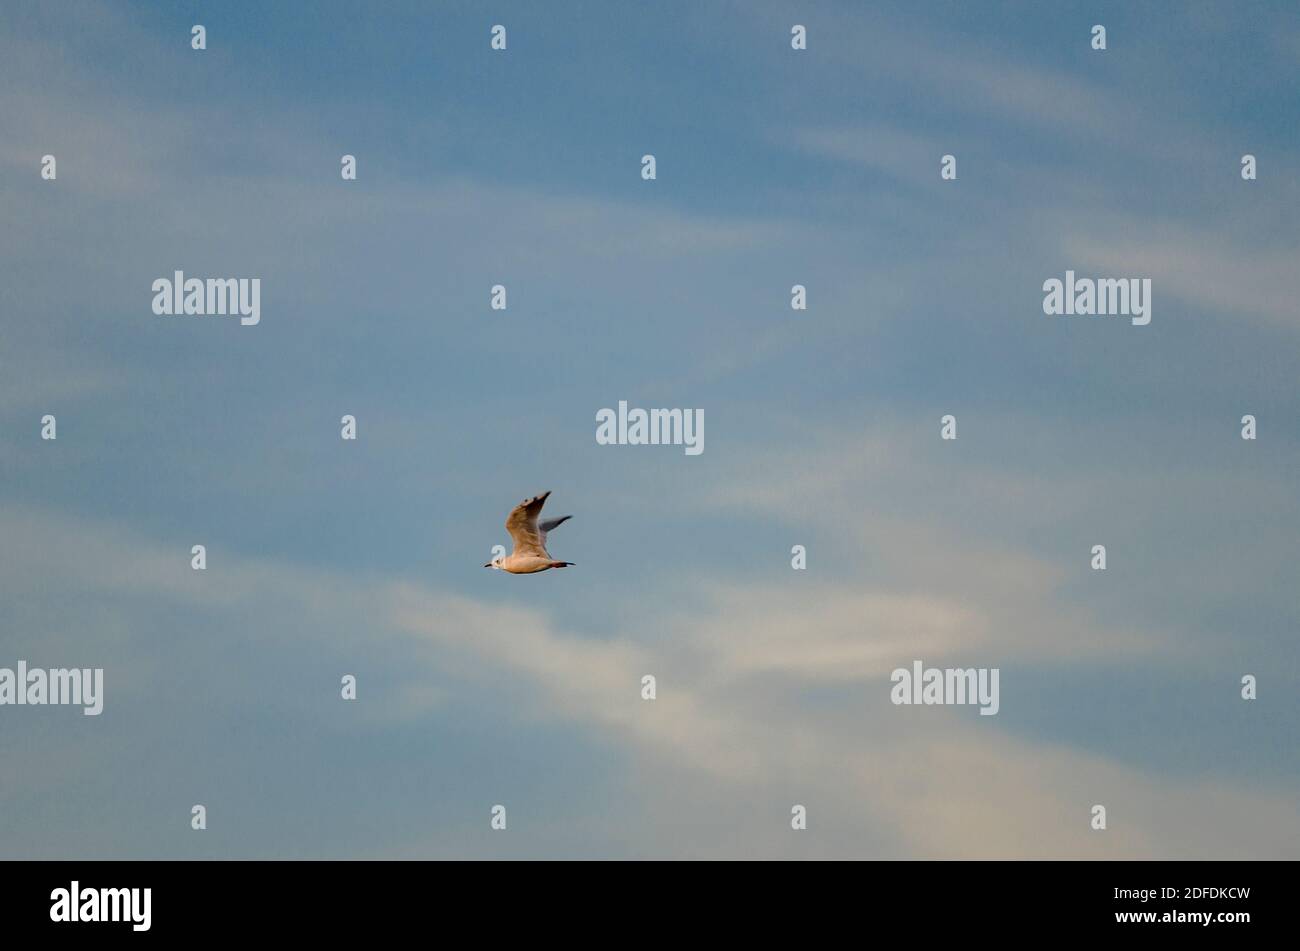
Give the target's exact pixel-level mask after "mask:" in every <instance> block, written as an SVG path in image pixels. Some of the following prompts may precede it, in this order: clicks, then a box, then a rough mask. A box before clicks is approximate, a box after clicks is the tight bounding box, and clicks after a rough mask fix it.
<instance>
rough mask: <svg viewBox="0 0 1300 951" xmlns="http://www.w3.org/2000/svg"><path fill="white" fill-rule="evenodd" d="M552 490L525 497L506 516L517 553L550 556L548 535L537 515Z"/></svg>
mask: <svg viewBox="0 0 1300 951" xmlns="http://www.w3.org/2000/svg"><path fill="white" fill-rule="evenodd" d="M550 494H551V493H550V492H543V493H542V494H541V495H535V496H533V497H532V498H531V499H524V500H523V501H522V502H520V503H519V504H518V505H516V506H515V507H514V508H513V509H511V511H510V515H509V516H507V518H506V531H507V532H509V533H510V537H511V538H513V539H514V542H515V550H514V552H513V554H516V555H538V556H540V557H542V558H550V557H551V556H550V555H549V554H548V553H547V551H546V535H545V534H544V533H543V532H542V530H541V529H540V527H539V526H538V524H537V516H538V515H540V514H541V512H542V506H543V505H545V504H546V497H547V496H548V495H550Z"/></svg>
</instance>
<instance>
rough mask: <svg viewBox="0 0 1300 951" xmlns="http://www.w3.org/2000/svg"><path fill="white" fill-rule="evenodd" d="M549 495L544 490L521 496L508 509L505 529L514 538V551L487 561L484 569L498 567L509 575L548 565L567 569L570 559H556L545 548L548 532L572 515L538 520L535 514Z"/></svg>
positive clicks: (533, 571)
mask: <svg viewBox="0 0 1300 951" xmlns="http://www.w3.org/2000/svg"><path fill="white" fill-rule="evenodd" d="M550 494H551V493H550V492H543V493H542V494H541V495H535V496H533V497H532V498H531V499H524V500H523V501H522V502H520V503H519V504H518V505H516V506H515V507H514V508H513V509H512V510H511V512H510V515H509V516H508V517H507V518H506V531H507V532H509V533H510V537H511V538H512V539H514V542H515V550H514V551H512V552H511V553H510V554H509V555H507V556H506V557H505V558H502V559H500V560H499V561H489V562H488V563H487V564H486V565H484V566H483V567H484V568H498V569H500V570H501V571H508V572H510V573H511V574H512V575H531V574H535V573H536V572H539V571H545V570H546V569H547V568H568V567H569V566H570V565H572V564H573V562H571V561H556V560H555V559H554V558H552V557H551V555H550V552H548V551H547V550H546V536H547V533H549V532H552V531H554V530H555V528H556V527H557V526H559V525H561V524H563V523H564V522H567V521H568V520H569V519H570V518H572V517H573V516H571V515H561V516H560V517H559V518H548V519H547V520H546V521H544V522H539V521H538V520H537V517H538V516H539V515H541V514H542V506H543V505H545V504H546V497H547V496H549V495H550Z"/></svg>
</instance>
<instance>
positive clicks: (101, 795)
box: [0, 2, 1300, 858]
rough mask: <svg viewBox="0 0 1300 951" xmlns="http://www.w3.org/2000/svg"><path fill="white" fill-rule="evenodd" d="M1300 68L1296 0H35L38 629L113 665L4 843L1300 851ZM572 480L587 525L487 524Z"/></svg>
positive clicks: (56, 730) (38, 722)
mask: <svg viewBox="0 0 1300 951" xmlns="http://www.w3.org/2000/svg"><path fill="white" fill-rule="evenodd" d="M194 23H203V24H204V25H205V26H206V28H207V34H208V49H207V50H205V51H202V52H196V51H193V50H191V49H190V47H189V33H190V26H191V25H192V24H194ZM495 23H502V24H504V25H505V26H506V27H507V30H508V37H509V48H508V50H507V51H506V52H504V53H494V52H492V51H491V50H490V49H489V46H488V39H489V29H490V27H491V26H492V25H493V24H495ZM794 23H802V24H805V25H806V26H807V27H808V35H809V42H808V46H809V48H808V49H807V50H806V51H803V52H795V51H793V50H791V49H790V47H789V34H790V26H791V25H792V24H794ZM1094 23H1103V24H1105V25H1106V26H1107V29H1108V46H1109V48H1108V49H1107V50H1106V51H1105V52H1094V51H1092V50H1091V49H1090V48H1089V45H1088V39H1089V30H1090V27H1091V25H1092V24H1094ZM1298 65H1300V14H1297V12H1296V10H1295V8H1294V7H1293V6H1291V5H1287V4H1249V3H1248V4H1233V5H1227V4H1195V3H1189V4H1185V5H1178V6H1177V7H1174V6H1170V5H1166V4H1155V3H1150V4H1143V3H1138V4H1132V3H1125V4H1095V3H1075V4H1053V5H1050V6H1049V5H1043V4H1028V3H1026V4H1003V5H991V4H990V5H985V4H981V5H973V4H939V3H928V4H871V5H870V6H867V5H862V4H850V3H844V4H833V3H816V4H813V3H809V4H803V3H799V4H786V3H758V2H755V3H681V4H654V5H639V4H637V5H634V4H631V3H587V4H582V3H575V4H563V5H557V4H546V5H540V4H509V3H506V4H493V5H488V6H482V7H480V6H479V5H465V4H449V3H448V4H440V3H421V4H409V5H401V4H392V5H385V6H384V7H383V9H382V10H381V11H379V12H371V11H367V10H364V9H363V8H358V7H356V6H355V5H345V4H329V3H327V4H320V5H316V6H314V7H312V8H311V10H310V12H307V8H305V7H300V6H297V5H291V4H265V5H264V4H243V3H232V4H222V5H219V6H216V7H209V6H207V5H186V4H130V5H127V4H91V3H85V4H60V5H37V4H24V3H17V4H6V5H5V8H4V10H3V12H0V79H3V82H2V83H0V127H2V128H3V129H4V135H3V136H0V212H2V214H3V220H4V223H5V227H4V228H2V229H0V274H2V275H3V281H0V315H2V316H3V328H4V333H3V335H2V338H0V538H3V539H4V544H3V545H2V546H0V593H2V595H3V597H0V604H2V605H3V607H2V608H0V666H12V665H13V664H15V663H16V662H17V661H18V660H19V659H25V660H27V661H28V662H29V663H31V664H34V665H44V666H71V665H76V666H103V667H104V668H105V680H106V694H107V695H106V700H105V712H104V714H103V715H102V716H100V717H98V718H89V717H82V716H81V715H80V714H79V713H78V712H77V711H75V710H65V709H58V708H13V707H5V708H3V709H0V780H2V781H0V854H2V855H5V856H10V857H97V858H99V857H103V858H107V857H172V856H177V857H203V856H217V857H255V858H273V857H361V856H364V857H492V856H517V857H545V856H562V857H606V856H607V857H616V858H623V857H639V856H654V857H668V856H698V857H795V858H806V857H832V856H861V857H886V858H932V857H944V858H952V857H957V858H961V857H1022V856H1024V857H1086V858H1091V857H1258V856H1284V857H1289V858H1294V857H1297V855H1300V820H1298V818H1297V813H1296V807H1295V803H1296V800H1297V792H1298V791H1300V766H1298V764H1297V758H1296V752H1295V740H1294V733H1295V723H1296V722H1297V716H1298V715H1300V704H1298V703H1297V700H1296V696H1297V692H1296V688H1297V686H1298V683H1297V681H1298V680H1300V670H1298V669H1297V648H1296V636H1297V630H1300V609H1298V605H1297V601H1296V594H1295V579H1296V569H1295V565H1296V555H1297V551H1296V544H1297V542H1296V540H1297V538H1300V517H1298V512H1297V503H1296V492H1295V473H1296V471H1297V463H1298V462H1300V427H1298V426H1297V418H1298V415H1297V413H1298V411H1300V399H1297V391H1296V385H1295V377H1296V366H1297V357H1300V348H1298V343H1300V327H1298V326H1297V311H1296V291H1297V277H1296V268H1295V264H1296V261H1297V259H1298V257H1297V255H1298V252H1300V234H1298V233H1297V226H1296V223H1295V208H1296V202H1297V198H1300V194H1298V189H1297V185H1296V181H1297V170H1298V169H1300V152H1298V149H1297V141H1296V127H1295V122H1294V116H1295V115H1297V114H1300V89H1298V88H1297V86H1296V83H1295V82H1294V77H1295V74H1296V68H1297V66H1298ZM1246 152H1250V153H1252V154H1255V155H1256V156H1257V157H1258V161H1259V179H1258V180H1257V181H1254V182H1243V181H1242V180H1241V178H1240V175H1239V172H1238V169H1239V163H1240V157H1241V155H1242V154H1243V153H1246ZM47 153H52V154H54V155H55V156H56V157H57V160H58V179H57V180H56V181H54V182H46V181H42V180H41V178H40V175H39V165H40V158H41V156H42V155H44V154H47ZM345 153H350V154H354V155H356V156H357V160H358V176H359V177H358V180H357V181H355V182H344V181H342V180H341V179H340V177H339V172H338V169H339V157H340V156H341V155H343V154H345ZM645 153H653V154H654V155H655V156H656V159H657V163H658V179H657V180H656V181H654V182H644V181H642V180H641V178H640V174H639V172H640V158H641V156H642V155H643V154H645ZM945 153H951V154H954V155H956V156H957V161H958V179H957V181H955V182H943V181H941V180H940V178H939V174H938V171H939V158H940V156H941V155H943V154H945ZM1067 268H1069V269H1073V270H1076V271H1077V272H1079V273H1080V274H1090V275H1102V276H1143V277H1150V278H1151V279H1152V282H1153V298H1154V305H1153V319H1152V322H1151V324H1150V325H1149V326H1147V327H1132V326H1130V325H1129V324H1128V323H1127V321H1109V320H1107V321H1088V320H1066V319H1060V318H1047V317H1045V316H1044V315H1043V313H1042V308H1041V303H1042V291H1041V286H1042V282H1043V281H1044V280H1046V279H1048V278H1051V277H1060V276H1062V275H1063V273H1064V272H1065V270H1066V269H1067ZM176 269H183V270H184V271H185V272H186V273H187V274H188V275H191V276H247V277H254V276H255V277H260V278H261V280H262V321H261V323H260V324H259V325H258V326H256V327H240V326H238V324H237V323H235V322H228V321H221V320H211V321H207V320H202V319H197V318H194V319H171V318H160V317H156V316H154V315H153V314H152V313H151V311H150V301H151V299H152V294H151V292H150V285H151V283H152V281H153V280H154V279H155V278H158V277H162V276H169V275H170V274H171V273H172V271H173V270H176ZM497 283H502V284H505V285H506V286H507V288H508V291H509V309H508V310H507V311H505V312H503V313H502V312H494V311H492V310H490V309H489V307H488V291H489V288H490V287H491V286H492V285H493V284H497ZM795 283H802V284H805V285H806V286H807V287H808V294H809V309H808V310H807V311H806V312H798V313H796V312H793V311H791V310H790V307H789V293H790V286H791V285H792V284H795ZM619 400H628V401H629V403H631V404H632V405H634V406H671V407H699V408H702V409H703V410H704V415H705V451H704V453H703V454H702V455H700V456H696V457H688V456H685V455H684V454H683V453H682V452H681V450H680V449H679V448H674V447H632V446H599V445H597V444H596V443H595V440H594V431H595V413H596V411H597V410H599V409H601V408H602V407H606V406H616V405H617V403H618V401H619ZM46 413H52V414H55V415H56V416H57V418H58V427H59V430H58V432H59V438H58V440H57V441H56V442H53V443H50V442H44V441H42V440H40V439H39V420H40V417H41V416H42V415H44V414H46ZM344 413H351V414H354V415H355V416H356V417H357V420H358V425H359V439H358V440H357V442H356V443H345V442H343V441H342V440H340V439H339V426H338V420H339V417H340V416H341V415H343V414H344ZM945 413H952V414H954V415H955V416H956V417H957V419H958V426H959V438H958V440H957V441H956V442H955V443H943V442H941V441H940V440H939V438H938V435H939V417H940V416H942V415H943V414H945ZM1246 413H1251V414H1254V415H1256V416H1257V418H1258V420H1259V432H1260V437H1259V439H1258V440H1256V441H1255V442H1253V443H1251V442H1244V441H1243V440H1241V439H1240V438H1239V435H1238V434H1239V429H1240V423H1239V420H1240V418H1241V416H1242V415H1243V414H1246ZM544 489H551V490H553V491H554V495H553V497H552V499H551V501H550V502H549V503H548V510H550V509H554V510H555V511H556V513H557V514H567V513H571V514H573V515H574V518H573V520H572V521H571V522H569V523H566V525H565V526H564V527H563V528H562V529H561V530H559V531H557V533H556V534H555V536H554V537H553V540H552V541H553V544H552V546H551V548H552V550H553V552H554V553H555V554H556V556H557V557H559V558H563V559H566V560H570V561H574V562H576V563H577V567H576V568H575V569H572V570H569V571H564V572H548V573H546V574H543V575H539V576H536V577H507V576H504V575H502V574H500V573H497V572H489V571H484V570H483V569H482V567H481V566H482V564H483V562H484V561H486V560H487V558H488V556H489V555H490V549H491V546H492V545H494V544H504V543H505V542H506V541H507V536H506V534H505V532H504V529H503V528H502V523H503V521H504V518H505V515H506V512H507V511H508V509H509V508H510V506H511V505H513V504H514V503H515V502H517V501H518V500H519V499H521V498H523V497H525V496H528V495H532V494H534V493H536V492H539V491H542V490H544ZM198 543H202V544H205V545H206V546H207V549H208V553H209V568H208V570H207V571H206V572H202V573H199V572H193V571H191V570H190V567H189V557H190V556H189V551H190V546H191V545H193V544H198ZM1097 543H1103V544H1105V545H1106V546H1107V548H1108V555H1109V567H1108V569H1107V571H1106V572H1104V573H1100V572H1093V571H1091V570H1089V568H1088V552H1089V550H1090V548H1091V546H1092V545H1093V544H1097ZM794 544H803V545H805V546H807V549H808V569H807V570H806V571H803V572H796V571H792V570H791V568H790V554H789V553H790V548H791V546H792V545H794ZM914 659H922V660H924V661H925V662H926V663H927V664H934V665H939V666H990V667H1000V668H1001V670H1002V678H1001V691H1002V697H1001V712H1000V713H999V714H998V715H997V716H996V717H979V716H976V715H974V713H975V711H973V710H970V709H929V708H909V707H894V706H892V705H891V704H890V703H889V702H888V691H889V686H890V684H889V673H890V671H891V670H892V669H893V668H894V667H896V666H907V665H910V663H911V661H912V660H914ZM344 673H352V674H355V675H356V676H357V677H358V680H359V699H358V701H357V702H356V703H345V702H344V701H342V700H341V699H339V696H338V683H339V678H340V677H341V676H342V675H343V674H344ZM646 673H653V674H655V675H656V676H657V678H658V682H659V699H657V700H656V701H655V702H654V703H653V704H651V703H645V702H643V701H641V700H640V699H639V689H638V688H639V681H640V677H641V676H642V675H643V674H646ZM1245 673H1252V674H1255V675H1257V676H1258V677H1259V678H1260V692H1259V699H1258V700H1256V701H1254V702H1250V703H1247V702H1245V701H1242V700H1241V699H1240V697H1239V693H1238V691H1239V686H1238V685H1239V681H1240V677H1241V676H1242V675H1243V674H1245ZM795 802H799V803H803V804H805V805H807V807H808V810H809V828H808V830H807V831H806V832H804V833H799V834H794V833H792V832H791V830H790V828H789V810H790V806H791V804H792V803H795ZM193 803H204V804H205V805H206V806H207V808H208V810H209V816H210V822H209V829H208V830H207V831H205V832H203V833H197V832H193V831H191V830H190V828H189V811H190V806H191V805H192V804H193ZM495 803H504V804H506V805H507V808H508V809H509V815H510V828H509V830H508V831H507V832H506V833H505V834H500V833H493V832H492V831H491V830H490V829H489V827H488V810H489V809H490V807H491V806H492V805H493V804H495ZM1094 803H1104V804H1106V806H1107V808H1108V812H1109V814H1110V827H1109V828H1108V829H1107V831H1106V832H1105V833H1095V832H1092V831H1091V830H1090V829H1089V828H1088V816H1089V812H1088V810H1089V809H1090V807H1091V806H1092V804H1094Z"/></svg>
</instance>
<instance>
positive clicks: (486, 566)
mask: <svg viewBox="0 0 1300 951" xmlns="http://www.w3.org/2000/svg"><path fill="white" fill-rule="evenodd" d="M483 567H484V568H491V567H492V562H490V561H489V562H488V563H487V564H486V565H484V566H483Z"/></svg>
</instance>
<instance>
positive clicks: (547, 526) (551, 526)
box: [537, 515, 573, 548]
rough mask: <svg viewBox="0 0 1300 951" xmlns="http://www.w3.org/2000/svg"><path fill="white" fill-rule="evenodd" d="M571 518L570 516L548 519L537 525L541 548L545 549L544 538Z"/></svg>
mask: <svg viewBox="0 0 1300 951" xmlns="http://www.w3.org/2000/svg"><path fill="white" fill-rule="evenodd" d="M571 518H573V516H572V515H561V516H560V517H559V518H548V519H546V520H545V521H542V522H538V523H537V529H538V531H537V534H539V535H541V536H542V547H543V548H545V547H546V536H547V535H548V534H550V533H551V532H553V531H554V530H555V529H556V528H558V527H559V526H561V525H563V524H564V523H565V522H567V521H568V520H569V519H571Z"/></svg>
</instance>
